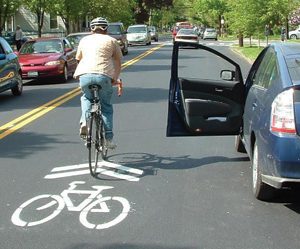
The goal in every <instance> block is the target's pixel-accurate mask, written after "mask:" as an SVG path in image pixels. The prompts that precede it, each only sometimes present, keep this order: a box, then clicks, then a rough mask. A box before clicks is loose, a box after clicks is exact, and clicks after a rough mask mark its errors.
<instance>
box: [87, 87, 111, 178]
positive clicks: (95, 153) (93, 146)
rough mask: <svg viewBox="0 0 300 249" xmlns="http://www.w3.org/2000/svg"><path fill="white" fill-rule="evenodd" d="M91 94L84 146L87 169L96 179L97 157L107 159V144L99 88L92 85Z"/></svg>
mask: <svg viewBox="0 0 300 249" xmlns="http://www.w3.org/2000/svg"><path fill="white" fill-rule="evenodd" d="M89 89H90V90H91V92H92V96H93V98H92V101H91V102H92V106H91V110H90V113H89V115H88V117H87V129H88V130H87V136H86V146H87V148H88V151H89V169H90V173H91V175H92V176H93V177H96V171H97V166H98V159H99V155H100V156H101V158H102V159H103V160H105V159H106V158H107V151H108V148H107V144H106V139H105V128H104V122H103V119H102V112H101V103H100V98H99V90H101V86H99V85H96V84H93V85H90V86H89Z"/></svg>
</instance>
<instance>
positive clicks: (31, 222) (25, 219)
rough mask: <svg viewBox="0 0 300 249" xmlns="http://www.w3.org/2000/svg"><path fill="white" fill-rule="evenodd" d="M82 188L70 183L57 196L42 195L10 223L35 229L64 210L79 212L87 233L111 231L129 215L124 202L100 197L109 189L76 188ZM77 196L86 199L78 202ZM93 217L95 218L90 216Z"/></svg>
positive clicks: (20, 209) (30, 202)
mask: <svg viewBox="0 0 300 249" xmlns="http://www.w3.org/2000/svg"><path fill="white" fill-rule="evenodd" d="M83 184H85V182H84V181H73V182H71V183H69V188H68V189H65V190H63V191H62V192H61V193H60V194H59V195H56V194H54V195H53V194H42V195H38V196H35V197H33V198H31V199H29V200H28V201H25V202H24V203H23V204H21V205H20V206H19V207H18V208H17V209H16V210H15V211H14V213H13V214H12V216H11V221H12V223H13V224H14V225H16V226H20V227H33V226H38V225H41V224H43V223H46V222H48V221H50V220H52V219H54V218H55V217H56V216H57V215H59V214H60V213H61V211H62V210H63V209H64V208H65V207H66V209H67V210H68V211H71V212H79V221H80V223H81V224H82V225H83V226H85V227H87V228H89V229H106V228H110V227H112V226H115V225H117V224H118V223H120V222H121V221H123V220H124V219H125V218H126V217H127V215H128V213H129V211H130V204H129V202H128V200H127V199H125V198H123V197H121V196H103V195H102V191H105V190H109V189H113V187H112V186H92V189H90V190H85V189H78V185H83ZM76 196H81V197H82V196H86V198H85V199H83V198H80V199H77V198H76ZM75 200H77V201H75ZM78 200H80V201H78ZM30 213H31V214H32V213H33V214H34V215H32V217H31V218H30V216H28V214H30ZM93 213H94V214H95V216H91V215H92V214H93ZM96 217H98V219H96ZM107 217H110V218H107ZM92 218H93V219H92Z"/></svg>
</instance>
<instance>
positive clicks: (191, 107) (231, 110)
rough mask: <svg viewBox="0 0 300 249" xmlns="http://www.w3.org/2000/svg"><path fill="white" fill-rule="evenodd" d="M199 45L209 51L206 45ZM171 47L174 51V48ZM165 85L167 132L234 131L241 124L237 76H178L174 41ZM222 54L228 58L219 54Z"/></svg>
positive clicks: (241, 92)
mask: <svg viewBox="0 0 300 249" xmlns="http://www.w3.org/2000/svg"><path fill="white" fill-rule="evenodd" d="M199 48H202V49H206V50H210V51H212V49H210V48H206V47H205V48H203V46H201V45H199ZM174 50H175V51H174ZM174 50H173V58H172V73H171V75H172V76H171V81H170V89H169V113H168V126H167V136H195V135H198V136H201V135H232V134H238V133H239V131H240V127H241V124H242V114H243V105H244V90H245V88H244V85H243V82H242V80H241V79H242V76H241V73H240V69H239V67H238V65H237V64H234V65H235V66H237V67H238V68H237V69H236V72H235V74H236V73H238V77H235V78H236V79H237V80H231V81H228V80H222V79H220V80H207V79H194V78H181V77H178V71H177V65H178V61H177V60H178V56H177V53H178V47H176V44H175V45H174ZM213 52H215V53H216V54H217V55H219V53H218V52H217V51H213ZM222 58H223V59H224V58H225V59H226V60H227V59H228V60H229V61H230V62H232V61H231V60H230V59H229V58H227V57H226V56H224V55H222Z"/></svg>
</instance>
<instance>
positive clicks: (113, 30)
mask: <svg viewBox="0 0 300 249" xmlns="http://www.w3.org/2000/svg"><path fill="white" fill-rule="evenodd" d="M107 32H108V34H110V35H120V34H121V33H122V30H121V26H120V25H109V26H108V29H107Z"/></svg>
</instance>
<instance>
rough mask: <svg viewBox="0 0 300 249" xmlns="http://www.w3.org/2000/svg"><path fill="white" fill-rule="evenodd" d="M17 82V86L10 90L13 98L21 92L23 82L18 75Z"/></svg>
mask: <svg viewBox="0 0 300 249" xmlns="http://www.w3.org/2000/svg"><path fill="white" fill-rule="evenodd" d="M17 81H18V83H17V85H16V86H15V87H13V88H12V89H11V92H12V94H13V95H15V96H20V95H21V94H22V92H23V81H22V77H21V75H20V74H19V75H18V77H17Z"/></svg>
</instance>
